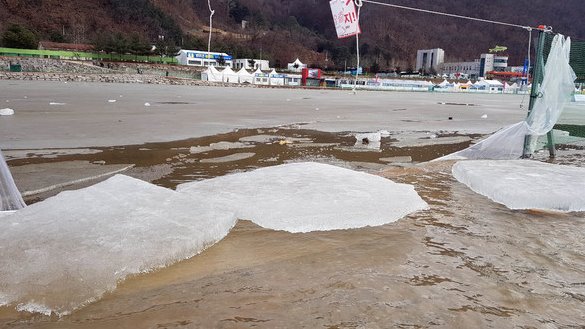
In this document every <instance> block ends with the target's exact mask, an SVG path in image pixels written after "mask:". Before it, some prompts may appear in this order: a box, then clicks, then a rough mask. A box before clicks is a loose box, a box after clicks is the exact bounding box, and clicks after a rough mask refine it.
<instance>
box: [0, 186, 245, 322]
mask: <svg viewBox="0 0 585 329" xmlns="http://www.w3.org/2000/svg"><path fill="white" fill-rule="evenodd" d="M234 224H235V215H234V213H233V212H230V211H228V210H225V209H221V208H218V205H209V204H202V203H201V202H199V201H198V200H197V199H196V198H193V196H190V197H187V196H185V195H183V194H180V193H177V192H176V191H173V190H169V189H166V188H162V187H158V186H155V185H152V184H149V183H146V182H143V181H140V180H137V179H134V178H130V177H127V176H123V175H117V176H114V177H112V178H110V179H108V180H106V181H104V182H102V183H99V184H96V185H94V186H91V187H88V188H85V189H81V190H77V191H67V192H62V193H60V194H59V195H57V196H55V197H52V198H49V199H47V200H45V201H43V202H39V203H36V204H33V205H30V206H28V207H26V208H24V209H21V210H19V211H17V212H15V213H12V214H9V215H8V216H4V217H3V218H2V220H0V245H1V246H2V257H0V296H3V298H2V299H3V300H4V303H6V304H13V305H19V309H20V310H27V311H31V312H39V310H42V312H43V313H45V314H47V313H51V312H54V313H57V314H60V315H62V314H67V313H69V312H71V311H72V310H74V309H76V308H78V307H80V306H82V305H84V304H86V303H88V302H91V301H93V300H95V299H97V298H99V297H100V296H101V295H102V294H104V293H105V292H107V291H109V290H112V289H114V288H115V287H116V284H117V283H118V282H119V281H121V280H123V279H124V278H125V277H127V276H128V275H132V274H136V273H142V272H148V271H152V270H154V269H156V268H161V267H164V266H167V265H170V264H172V263H175V262H177V261H179V260H182V259H186V258H189V257H192V256H194V255H196V254H198V253H199V252H201V251H202V250H204V249H205V248H207V247H208V246H210V245H212V244H214V243H215V242H217V241H219V240H220V239H222V238H223V237H225V236H226V234H227V233H228V232H229V230H230V229H231V228H232V227H233V226H234Z"/></svg>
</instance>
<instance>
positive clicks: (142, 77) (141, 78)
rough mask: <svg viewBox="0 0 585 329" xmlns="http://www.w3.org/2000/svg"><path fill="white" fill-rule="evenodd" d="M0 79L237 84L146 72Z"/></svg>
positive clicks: (6, 74) (20, 74)
mask: <svg viewBox="0 0 585 329" xmlns="http://www.w3.org/2000/svg"><path fill="white" fill-rule="evenodd" d="M0 80H30V81H60V82H74V81H75V82H110V83H144V84H159V85H162V84H164V85H185V86H224V85H225V86H231V87H239V86H243V85H239V84H228V83H226V84H224V83H210V82H207V81H201V80H194V79H185V78H176V77H163V76H158V75H148V74H75V73H44V72H2V71H0Z"/></svg>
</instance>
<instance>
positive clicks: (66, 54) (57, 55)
mask: <svg viewBox="0 0 585 329" xmlns="http://www.w3.org/2000/svg"><path fill="white" fill-rule="evenodd" d="M0 56H22V57H39V58H54V59H73V60H105V61H121V62H145V63H161V64H177V59H176V58H174V57H160V56H138V55H129V54H105V53H91V52H81V51H57V50H36V49H16V48H1V47H0Z"/></svg>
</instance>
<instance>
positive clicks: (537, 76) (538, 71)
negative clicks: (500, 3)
mask: <svg viewBox="0 0 585 329" xmlns="http://www.w3.org/2000/svg"><path fill="white" fill-rule="evenodd" d="M545 37H546V34H545V32H544V31H543V30H540V31H539V32H538V47H537V48H536V60H535V61H534V73H533V74H532V88H531V90H530V103H529V105H528V114H527V115H526V117H527V118H528V117H530V113H531V112H532V109H533V108H534V103H535V102H536V99H537V98H538V94H539V89H540V84H541V82H542V73H543V72H542V69H543V67H544V55H543V52H544V41H545ZM528 71H529V72H530V67H529V68H528ZM531 140H532V136H531V135H526V137H524V151H523V153H522V157H523V158H529V157H530V156H532V153H531V152H530V143H531ZM553 148H554V145H553Z"/></svg>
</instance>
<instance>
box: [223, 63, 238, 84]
mask: <svg viewBox="0 0 585 329" xmlns="http://www.w3.org/2000/svg"><path fill="white" fill-rule="evenodd" d="M221 74H222V77H223V82H229V83H238V81H239V78H238V74H237V73H236V72H234V70H232V68H231V67H229V66H227V67H226V68H225V69H223V71H221Z"/></svg>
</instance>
